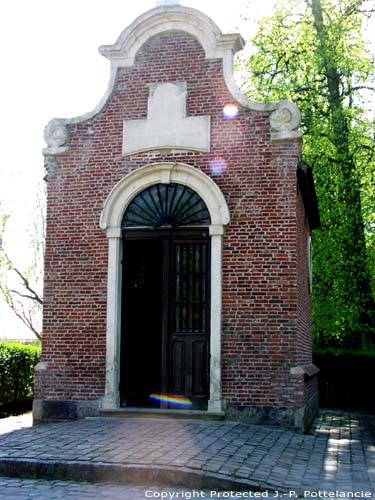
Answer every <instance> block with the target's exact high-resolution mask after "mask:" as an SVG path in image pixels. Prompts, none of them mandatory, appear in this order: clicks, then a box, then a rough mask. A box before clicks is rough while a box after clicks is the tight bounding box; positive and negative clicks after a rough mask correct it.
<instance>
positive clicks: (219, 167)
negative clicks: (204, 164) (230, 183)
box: [209, 158, 228, 176]
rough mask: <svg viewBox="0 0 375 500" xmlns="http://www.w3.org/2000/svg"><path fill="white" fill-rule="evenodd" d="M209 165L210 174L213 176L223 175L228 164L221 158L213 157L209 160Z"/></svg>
mask: <svg viewBox="0 0 375 500" xmlns="http://www.w3.org/2000/svg"><path fill="white" fill-rule="evenodd" d="M209 165H210V170H211V174H212V175H215V176H217V175H223V174H225V172H226V171H227V170H228V164H227V162H226V161H225V160H223V158H215V159H214V160H211V161H210V163H209Z"/></svg>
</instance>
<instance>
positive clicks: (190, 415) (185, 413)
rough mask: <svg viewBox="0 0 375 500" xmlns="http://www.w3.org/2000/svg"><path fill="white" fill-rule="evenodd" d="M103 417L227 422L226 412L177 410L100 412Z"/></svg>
mask: <svg viewBox="0 0 375 500" xmlns="http://www.w3.org/2000/svg"><path fill="white" fill-rule="evenodd" d="M100 416H101V417H123V418H126V417H142V418H173V419H176V418H185V419H199V420H225V412H223V411H218V412H212V411H204V410H176V409H166V408H165V409H164V408H138V407H131V408H116V409H102V410H100Z"/></svg>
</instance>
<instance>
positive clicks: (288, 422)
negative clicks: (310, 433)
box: [225, 394, 318, 432]
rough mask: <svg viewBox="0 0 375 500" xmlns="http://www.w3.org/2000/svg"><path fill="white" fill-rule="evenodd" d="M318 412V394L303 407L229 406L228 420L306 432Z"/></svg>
mask: <svg viewBox="0 0 375 500" xmlns="http://www.w3.org/2000/svg"><path fill="white" fill-rule="evenodd" d="M317 412H318V394H316V395H314V396H313V397H312V398H311V399H310V401H309V402H308V403H307V404H306V405H305V406H304V407H302V408H298V409H293V408H274V407H270V406H265V407H258V406H251V407H228V408H227V411H226V415H225V417H226V419H227V420H237V421H239V422H244V423H247V424H258V425H277V426H280V427H284V428H290V429H295V430H297V431H299V432H306V431H307V430H308V429H309V427H310V425H311V423H312V421H313V419H314V417H315V415H316V414H317Z"/></svg>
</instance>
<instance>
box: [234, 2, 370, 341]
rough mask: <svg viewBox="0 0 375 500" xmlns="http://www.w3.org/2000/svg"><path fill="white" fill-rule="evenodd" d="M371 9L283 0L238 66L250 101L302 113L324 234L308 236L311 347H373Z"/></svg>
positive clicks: (364, 5) (307, 158)
mask: <svg viewBox="0 0 375 500" xmlns="http://www.w3.org/2000/svg"><path fill="white" fill-rule="evenodd" d="M373 6H374V2H373V0H368V1H366V0H340V1H338V0H305V1H303V0H288V1H284V0H281V1H279V2H278V3H277V5H276V8H275V12H274V14H273V16H272V17H271V18H268V19H264V20H263V21H262V22H261V23H260V26H259V32H258V35H257V37H256V38H255V40H253V41H252V45H253V53H252V55H251V56H250V58H247V59H243V60H240V61H239V62H238V69H239V73H240V75H241V78H242V87H243V90H244V91H245V92H246V94H247V95H248V96H249V97H250V98H252V99H256V100H263V101H277V100H281V99H288V100H291V101H293V102H295V103H296V104H297V106H298V107H299V109H300V110H301V114H302V129H303V132H304V159H305V161H306V162H307V163H310V164H311V165H313V167H314V179H315V183H316V188H317V196H318V203H319V208H320V215H321V222H322V228H321V229H320V230H319V231H316V232H315V234H314V235H313V245H314V253H313V269H314V285H313V316H314V340H315V344H316V345H318V346H329V345H334V346H341V347H354V348H358V347H359V346H360V345H362V346H364V345H371V344H373V343H374V336H375V332H374V325H375V318H374V310H375V309H374V297H375V189H374V185H375V151H374V141H373V138H374V133H375V128H374V121H373V119H372V115H373V112H374V108H373V104H372V103H371V99H370V98H371V97H373V93H374V80H375V72H374V57H373V55H372V54H371V53H370V52H369V50H368V49H367V46H366V43H365V41H364V38H363V34H362V33H363V31H362V28H363V26H364V23H365V21H366V20H367V18H368V16H369V15H370V12H371V10H372V9H373Z"/></svg>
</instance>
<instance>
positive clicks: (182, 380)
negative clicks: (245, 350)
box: [120, 230, 210, 409]
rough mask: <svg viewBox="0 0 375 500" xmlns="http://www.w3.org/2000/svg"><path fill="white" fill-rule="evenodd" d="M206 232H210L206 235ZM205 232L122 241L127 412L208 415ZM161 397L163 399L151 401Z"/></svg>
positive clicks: (132, 236) (138, 235) (136, 235)
mask: <svg viewBox="0 0 375 500" xmlns="http://www.w3.org/2000/svg"><path fill="white" fill-rule="evenodd" d="M205 233H207V231H205ZM209 241H210V240H209V238H208V236H207V234H204V232H202V231H197V230H195V231H191V232H186V231H185V232H182V231H180V232H177V231H172V232H171V231H158V232H156V231H142V232H140V231H138V232H137V231H133V232H127V233H126V236H125V240H124V258H123V264H124V266H123V269H124V274H123V311H122V346H121V353H122V355H121V376H120V379H121V382H120V393H121V402H122V405H123V406H155V405H158V406H161V407H164V408H165V407H169V408H180V407H185V408H186V407H187V406H186V405H180V403H179V401H181V400H182V399H185V400H189V401H190V402H191V408H193V409H206V408H207V401H208V398H209V351H210V349H209V347H210V346H209V339H210V328H209V326H210V317H209V314H210V307H209V305H210V294H209V282H210V281H209V270H210V266H209V261H210V245H209ZM151 394H158V395H160V399H159V400H157V399H156V400H155V398H152V399H150V395H151Z"/></svg>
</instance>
